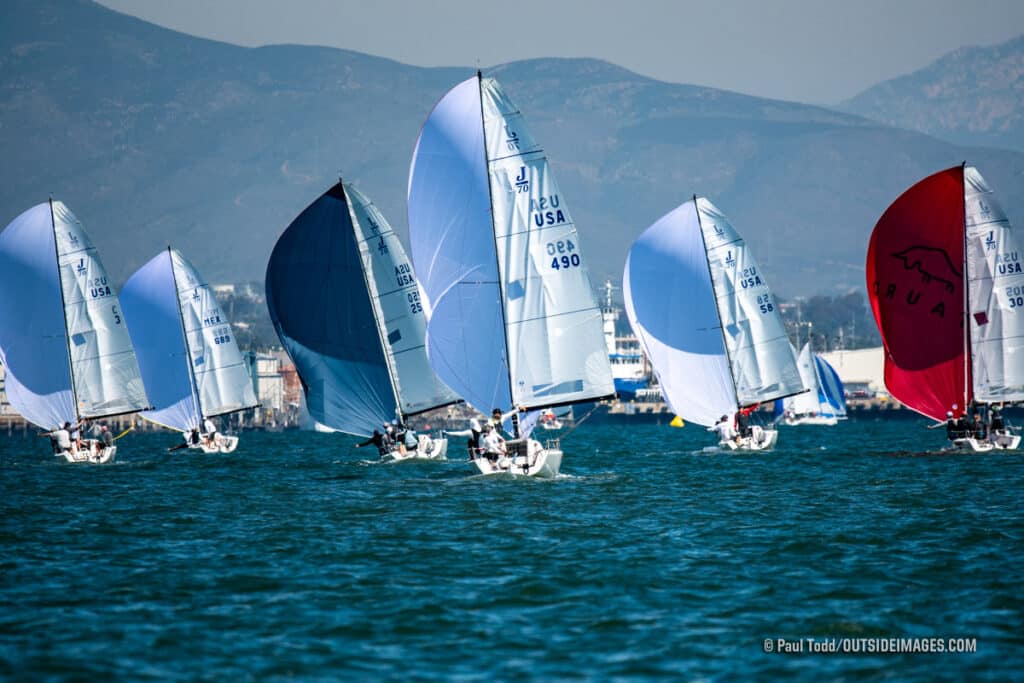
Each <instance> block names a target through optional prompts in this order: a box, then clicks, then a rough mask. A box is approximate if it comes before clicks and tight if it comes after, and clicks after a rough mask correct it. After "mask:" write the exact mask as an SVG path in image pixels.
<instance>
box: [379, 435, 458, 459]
mask: <svg viewBox="0 0 1024 683" xmlns="http://www.w3.org/2000/svg"><path fill="white" fill-rule="evenodd" d="M381 459H382V460H384V461H385V462H401V461H403V460H447V459H448V439H432V438H430V437H429V436H427V435H426V434H420V437H419V448H417V449H416V450H414V451H406V452H405V453H400V452H398V451H391V452H390V453H388V454H387V455H384V456H382V457H381Z"/></svg>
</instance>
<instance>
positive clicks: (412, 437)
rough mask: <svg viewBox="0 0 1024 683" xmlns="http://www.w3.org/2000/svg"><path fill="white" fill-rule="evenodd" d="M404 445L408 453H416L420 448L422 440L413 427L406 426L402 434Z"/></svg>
mask: <svg viewBox="0 0 1024 683" xmlns="http://www.w3.org/2000/svg"><path fill="white" fill-rule="evenodd" d="M402 445H403V446H404V447H405V452H406V453H415V452H416V451H418V450H419V448H420V440H419V438H418V437H417V436H416V431H415V430H414V429H413V428H412V427H408V426H407V427H406V428H405V432H403V434H402Z"/></svg>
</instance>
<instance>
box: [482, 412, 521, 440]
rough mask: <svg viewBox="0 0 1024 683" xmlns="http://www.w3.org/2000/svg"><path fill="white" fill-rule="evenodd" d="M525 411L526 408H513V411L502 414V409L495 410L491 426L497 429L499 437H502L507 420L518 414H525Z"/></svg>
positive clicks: (492, 414)
mask: <svg viewBox="0 0 1024 683" xmlns="http://www.w3.org/2000/svg"><path fill="white" fill-rule="evenodd" d="M525 410H526V409H525V408H512V410H510V411H508V412H507V413H504V414H502V412H501V408H495V409H494V410H492V411H491V419H490V421H489V424H490V425H491V426H492V427H494V428H495V429H497V430H498V436H501V432H502V430H503V429H504V425H505V420H507V419H509V418H510V417H512V416H513V415H515V414H516V413H521V412H524V411H525Z"/></svg>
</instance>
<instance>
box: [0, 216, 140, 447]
mask: <svg viewBox="0 0 1024 683" xmlns="http://www.w3.org/2000/svg"><path fill="white" fill-rule="evenodd" d="M0 283H2V284H3V289H4V292H5V293H6V294H5V295H4V296H3V297H2V298H0V361H2V362H3V364H4V365H5V366H6V369H7V376H6V391H7V398H8V400H9V401H10V403H11V405H12V406H14V408H15V410H17V411H18V412H19V413H20V414H21V415H22V417H24V418H25V419H26V420H28V421H30V422H32V423H33V424H36V425H39V426H40V427H43V428H46V429H54V428H56V427H59V426H61V425H62V424H63V423H65V422H70V423H72V424H74V423H76V422H77V421H78V420H79V419H81V418H89V419H93V418H101V417H109V416H112V415H121V414H128V413H134V412H137V411H139V410H142V409H143V408H146V407H148V401H147V399H146V393H145V390H144V388H143V384H142V378H141V377H140V375H139V367H138V363H137V362H136V359H135V353H134V351H133V349H132V344H131V340H130V338H129V336H128V331H127V329H126V326H125V324H124V320H123V316H122V311H121V308H120V303H119V302H118V298H117V291H116V289H115V288H114V286H113V285H112V284H111V283H110V279H109V278H108V276H107V272H106V270H105V269H104V268H103V264H102V263H101V262H100V260H99V256H98V255H97V254H96V248H95V247H94V246H93V245H92V242H91V241H90V240H89V237H88V235H86V233H85V230H84V229H83V228H82V224H81V222H80V221H79V220H78V218H77V217H75V215H74V214H73V213H72V212H71V211H70V210H69V209H68V208H67V207H66V206H65V205H64V204H63V203H62V202H59V201H51V202H47V203H43V204H38V205H36V206H34V207H33V208H31V209H29V210H28V211H26V212H24V213H22V214H21V215H20V216H18V217H17V218H15V219H14V220H13V221H12V222H11V223H10V225H8V226H7V228H6V229H5V230H4V231H3V233H0Z"/></svg>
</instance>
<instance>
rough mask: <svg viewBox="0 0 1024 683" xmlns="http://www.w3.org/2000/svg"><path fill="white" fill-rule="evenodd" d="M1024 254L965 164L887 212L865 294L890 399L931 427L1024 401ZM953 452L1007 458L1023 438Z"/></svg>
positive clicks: (999, 438)
mask: <svg viewBox="0 0 1024 683" xmlns="http://www.w3.org/2000/svg"><path fill="white" fill-rule="evenodd" d="M1022 247H1024V245H1022V243H1021V240H1020V238H1019V236H1018V235H1017V233H1016V232H1015V231H1014V230H1013V228H1012V227H1011V226H1010V222H1009V220H1007V218H1006V214H1005V213H1003V210H1002V208H1001V207H1000V206H999V203H998V201H996V198H995V195H994V193H993V192H992V189H991V188H990V187H989V185H988V183H986V182H985V179H984V178H983V177H982V176H981V174H980V173H979V172H978V170H977V169H976V168H974V167H973V166H968V165H967V164H966V163H965V164H962V165H960V166H955V167H953V168H949V169H946V170H945V171H940V172H938V173H936V174H934V175H931V176H928V177H927V178H925V179H924V180H921V181H920V182H918V183H917V184H916V185H914V186H913V187H911V188H910V189H909V190H907V191H906V192H904V193H903V194H902V195H901V196H900V197H899V198H898V199H897V200H896V201H895V202H893V204H892V205H891V206H890V207H889V208H888V209H887V210H886V211H885V213H884V214H883V215H882V217H881V219H879V221H878V224H877V225H876V226H875V229H874V231H873V232H872V233H871V241H870V243H869V245H868V258H867V285H868V295H869V297H870V299H871V309H872V311H873V312H874V315H875V322H876V323H877V324H878V329H879V332H881V334H882V340H883V342H884V344H885V386H886V388H887V389H888V390H889V393H890V394H892V395H893V397H895V398H896V399H897V400H899V401H900V402H901V403H903V404H904V405H906V406H907V407H909V408H911V409H912V410H915V411H917V412H919V413H921V414H922V415H925V416H927V417H930V418H932V419H933V420H936V422H941V421H943V420H944V419H945V418H946V414H947V412H949V413H952V414H953V417H954V418H959V417H961V416H963V415H966V414H967V412H968V409H969V408H970V406H972V405H974V404H977V405H984V404H988V405H991V404H1001V403H1004V402H1011V401H1021V400H1024V318H1022V317H1021V315H1020V313H1018V311H1017V309H1018V308H1020V307H1024V270H1022V265H1021V263H1022V261H1021V259H1022V257H1024V249H1022ZM957 445H959V446H961V447H964V448H970V449H972V450H975V451H985V450H992V449H994V448H999V449H1007V448H1009V449H1013V448H1017V446H1018V445H1020V436H1019V435H1014V434H1012V433H1010V432H1009V431H1005V430H1004V431H1002V432H1001V433H998V434H992V435H990V437H989V439H985V440H983V439H974V438H964V439H959V440H958V443H957Z"/></svg>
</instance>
